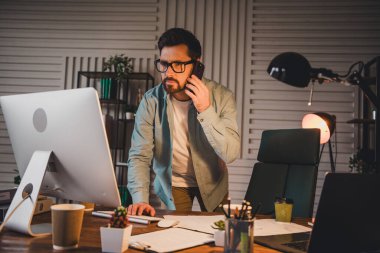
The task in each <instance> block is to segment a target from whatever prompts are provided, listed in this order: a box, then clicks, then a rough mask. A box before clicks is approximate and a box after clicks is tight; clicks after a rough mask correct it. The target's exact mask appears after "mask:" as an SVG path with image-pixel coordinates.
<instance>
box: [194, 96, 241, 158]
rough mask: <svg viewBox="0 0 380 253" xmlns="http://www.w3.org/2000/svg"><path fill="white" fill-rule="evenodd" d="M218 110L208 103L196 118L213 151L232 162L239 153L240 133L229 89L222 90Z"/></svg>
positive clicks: (234, 105) (233, 101)
mask: <svg viewBox="0 0 380 253" xmlns="http://www.w3.org/2000/svg"><path fill="white" fill-rule="evenodd" d="M224 93H225V94H223V95H221V94H216V95H221V96H222V97H221V98H220V104H218V107H220V108H218V110H220V111H219V112H217V110H215V108H214V105H210V106H209V108H207V109H206V110H205V111H203V112H202V113H199V114H198V116H197V118H198V121H199V122H200V124H201V125H202V128H203V131H204V133H205V135H206V137H207V140H208V142H209V143H210V145H211V146H212V147H213V149H214V151H215V153H216V154H217V155H218V156H219V157H220V158H221V159H222V160H223V161H224V162H225V163H231V162H233V161H234V160H235V159H236V158H237V157H238V156H239V154H240V134H239V131H238V125H237V121H236V104H235V100H234V98H233V94H232V92H231V91H226V90H224Z"/></svg>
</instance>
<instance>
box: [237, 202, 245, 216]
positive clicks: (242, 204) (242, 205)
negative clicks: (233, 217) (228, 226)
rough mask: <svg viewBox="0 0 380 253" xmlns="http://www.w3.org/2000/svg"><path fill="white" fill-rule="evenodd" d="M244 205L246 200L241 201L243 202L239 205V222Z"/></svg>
mask: <svg viewBox="0 0 380 253" xmlns="http://www.w3.org/2000/svg"><path fill="white" fill-rule="evenodd" d="M245 203H246V200H243V202H242V203H241V208H240V211H239V216H238V217H237V218H238V219H239V220H240V219H241V218H242V214H243V209H244V206H245Z"/></svg>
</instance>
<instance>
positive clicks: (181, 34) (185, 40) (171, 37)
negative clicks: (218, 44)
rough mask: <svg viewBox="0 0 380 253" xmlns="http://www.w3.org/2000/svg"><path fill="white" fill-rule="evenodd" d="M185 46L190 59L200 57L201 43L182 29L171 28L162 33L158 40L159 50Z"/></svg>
mask: <svg viewBox="0 0 380 253" xmlns="http://www.w3.org/2000/svg"><path fill="white" fill-rule="evenodd" d="M180 44H185V45H186V46H187V47H188V48H189V51H188V55H189V56H190V57H191V59H197V58H200V57H201V55H202V52H201V51H202V49H201V43H200V42H199V40H198V39H197V38H196V37H195V36H194V34H192V33H191V32H189V31H187V30H185V29H182V28H171V29H169V30H167V31H166V32H164V33H163V34H162V35H161V37H160V38H159V39H158V48H159V49H160V54H161V50H162V49H163V48H164V47H170V46H177V45H180Z"/></svg>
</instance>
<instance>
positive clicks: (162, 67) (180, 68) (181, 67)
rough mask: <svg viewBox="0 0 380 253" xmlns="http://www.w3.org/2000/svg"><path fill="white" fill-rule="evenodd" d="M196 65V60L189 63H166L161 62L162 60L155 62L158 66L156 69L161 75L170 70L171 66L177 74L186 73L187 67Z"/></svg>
mask: <svg viewBox="0 0 380 253" xmlns="http://www.w3.org/2000/svg"><path fill="white" fill-rule="evenodd" d="M192 63H195V60H190V61H187V62H180V61H173V62H170V63H169V62H166V61H161V60H160V59H157V60H155V61H154V65H155V66H156V69H157V71H158V72H160V73H164V72H166V71H167V70H168V68H169V66H170V67H171V68H172V70H173V71H174V72H175V73H183V72H185V69H186V65H188V64H192Z"/></svg>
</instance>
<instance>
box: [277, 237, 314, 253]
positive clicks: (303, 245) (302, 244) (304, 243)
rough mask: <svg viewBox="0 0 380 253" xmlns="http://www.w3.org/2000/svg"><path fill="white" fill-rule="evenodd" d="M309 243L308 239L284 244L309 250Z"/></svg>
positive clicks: (305, 250)
mask: <svg viewBox="0 0 380 253" xmlns="http://www.w3.org/2000/svg"><path fill="white" fill-rule="evenodd" d="M308 244H309V241H308V240H307V241H296V242H289V243H284V244H283V245H285V246H288V247H290V248H293V249H297V250H301V251H304V252H307V247H308Z"/></svg>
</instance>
